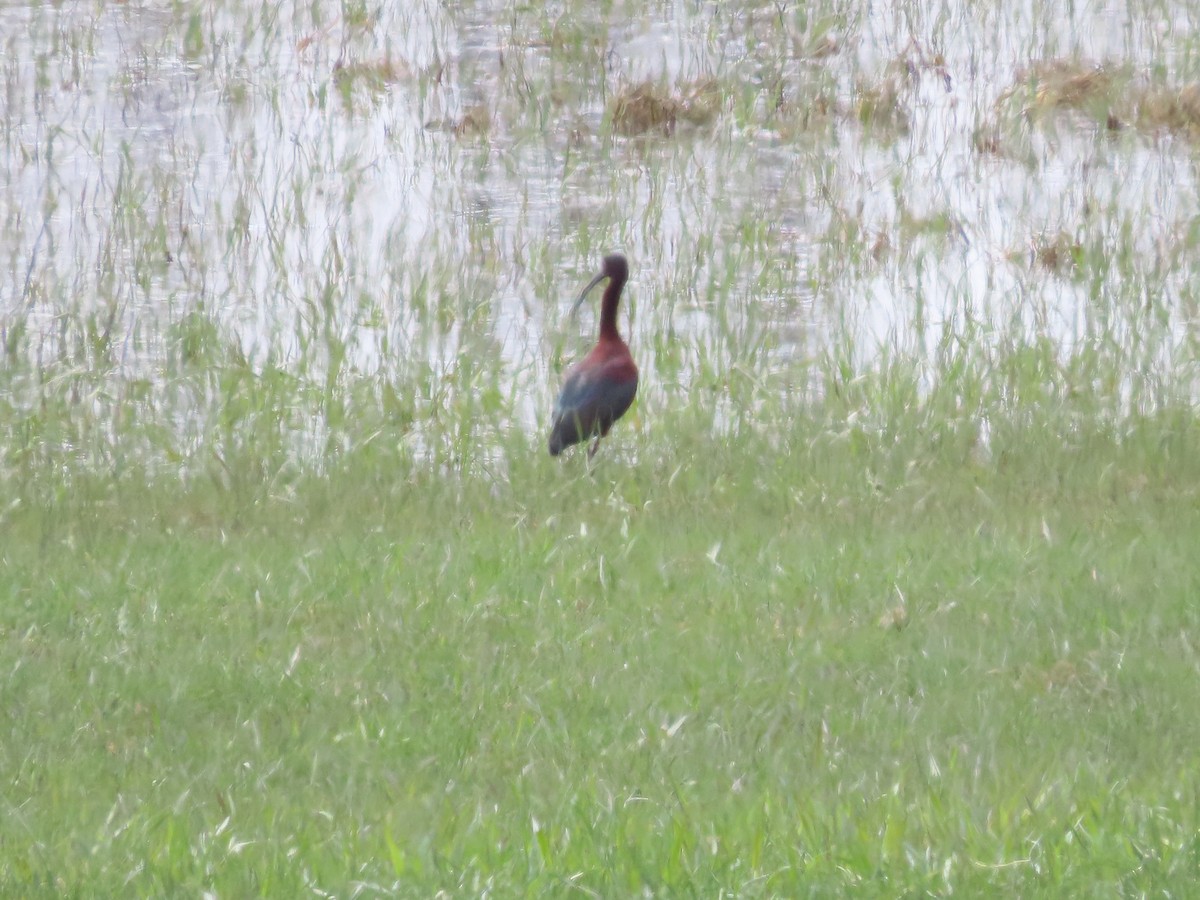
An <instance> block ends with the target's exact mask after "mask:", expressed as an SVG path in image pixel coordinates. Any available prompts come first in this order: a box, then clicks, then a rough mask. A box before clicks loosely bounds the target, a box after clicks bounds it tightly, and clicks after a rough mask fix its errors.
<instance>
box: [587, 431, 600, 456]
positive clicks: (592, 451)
mask: <svg viewBox="0 0 1200 900" xmlns="http://www.w3.org/2000/svg"><path fill="white" fill-rule="evenodd" d="M599 449H600V435H596V439H595V440H594V441H592V446H591V447H589V448H588V462H591V459H592V457H593V456H595V455H596V451H597V450H599Z"/></svg>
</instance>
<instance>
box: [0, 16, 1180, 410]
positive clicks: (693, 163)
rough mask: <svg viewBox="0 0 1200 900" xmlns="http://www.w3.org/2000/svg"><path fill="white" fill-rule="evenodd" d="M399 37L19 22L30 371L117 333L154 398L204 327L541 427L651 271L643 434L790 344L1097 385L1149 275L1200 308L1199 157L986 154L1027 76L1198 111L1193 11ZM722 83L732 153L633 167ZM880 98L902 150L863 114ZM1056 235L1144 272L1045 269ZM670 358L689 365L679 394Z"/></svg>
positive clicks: (11, 106)
mask: <svg viewBox="0 0 1200 900" xmlns="http://www.w3.org/2000/svg"><path fill="white" fill-rule="evenodd" d="M402 6H403V8H402V9H401V10H399V11H390V12H380V13H378V14H368V13H363V14H362V17H361V18H360V19H359V20H346V19H342V18H337V17H335V11H334V10H333V9H330V10H327V11H325V12H326V14H328V15H329V16H331V17H332V18H329V19H326V20H318V19H317V18H316V16H317V15H318V12H317V11H316V8H315V7H313V8H306V9H290V10H287V9H275V8H260V7H258V6H247V7H243V6H241V5H239V4H236V3H233V4H227V5H223V6H219V7H216V8H213V9H200V10H195V11H187V10H184V9H181V8H176V7H171V8H169V9H168V8H165V7H160V6H156V5H154V4H136V3H127V4H107V5H101V6H99V7H85V8H80V7H78V6H75V5H61V6H51V5H38V6H9V7H6V8H4V9H3V10H0V29H2V31H3V33H4V34H5V35H7V37H6V38H5V54H4V58H5V62H4V64H3V65H4V76H5V106H4V115H3V117H2V120H3V126H2V127H3V135H2V139H3V141H4V144H5V149H6V157H7V165H6V167H5V170H4V174H3V182H2V188H0V213H2V215H3V220H4V222H5V229H4V232H3V236H2V237H0V248H2V253H3V257H4V259H5V260H6V263H7V264H6V275H5V281H6V284H5V287H4V301H3V303H4V313H5V315H6V317H10V318H11V317H14V316H20V317H23V318H24V319H25V321H26V322H27V327H28V329H29V333H31V334H33V335H36V339H35V340H34V341H33V343H32V345H31V350H32V352H33V353H34V354H35V355H36V356H37V357H38V358H39V359H53V358H55V357H56V356H57V355H59V354H61V353H63V352H66V349H67V345H68V344H69V342H70V340H71V335H70V332H71V327H70V326H69V325H64V321H66V320H67V319H69V318H70V317H71V316H74V315H78V314H80V313H86V312H88V311H90V310H100V311H101V312H102V313H103V317H102V318H103V319H104V321H106V322H109V323H110V326H111V327H112V328H114V329H115V330H116V331H118V332H119V333H120V334H121V335H122V338H121V340H120V341H119V343H120V345H121V350H120V353H119V354H118V355H119V358H120V369H121V371H122V372H123V373H124V375H125V376H126V377H145V378H149V379H151V380H154V379H157V378H161V377H162V373H163V366H164V364H165V362H164V361H165V360H166V358H167V355H168V347H167V344H168V342H169V341H168V336H169V332H170V328H171V327H172V326H173V325H174V324H176V323H178V322H179V321H180V320H181V318H182V317H184V316H185V315H187V314H189V313H191V312H194V311H197V310H200V311H202V312H203V313H204V314H206V315H209V316H212V317H213V318H215V320H216V321H217V322H218V323H219V324H220V326H221V328H222V329H224V331H225V333H227V334H229V335H231V336H233V339H234V340H235V341H236V342H237V344H238V345H239V347H240V350H241V352H242V353H244V354H245V355H246V356H247V357H248V358H249V359H250V360H252V361H257V362H258V363H259V364H261V363H263V362H264V361H266V360H272V361H275V362H278V363H282V364H288V363H301V364H302V366H303V368H304V370H305V371H306V373H307V374H309V375H314V376H316V375H317V374H318V373H319V371H320V370H321V369H322V368H323V367H325V366H328V365H329V363H330V359H329V353H330V350H329V347H330V346H335V345H336V346H338V347H341V348H343V350H344V352H345V355H346V362H345V364H346V365H348V366H350V367H352V368H353V369H355V370H357V371H361V372H365V373H376V374H378V375H380V376H382V377H384V378H388V377H392V376H396V377H398V375H397V373H403V374H405V375H406V376H407V375H409V374H411V371H413V366H415V365H417V364H418V363H419V364H421V365H424V366H426V367H427V368H428V370H429V372H430V373H431V375H430V377H431V378H434V379H436V378H437V377H439V376H442V375H444V374H445V373H447V372H450V371H451V370H453V369H454V367H455V366H456V365H458V363H459V358H460V356H461V354H463V353H471V354H481V353H487V354H492V355H494V356H495V357H496V359H497V360H498V363H497V365H498V366H499V370H500V372H501V373H502V374H503V377H504V378H506V379H508V382H509V383H508V384H507V385H506V386H505V387H504V388H503V389H502V390H501V392H502V393H503V394H505V395H506V396H508V397H510V398H512V408H513V411H514V415H516V416H517V417H518V418H519V419H520V420H522V421H523V422H525V423H526V424H532V423H533V422H535V421H539V420H540V419H542V418H544V409H543V407H544V406H545V405H546V403H547V402H548V399H549V394H548V392H549V390H550V386H551V385H552V384H553V382H554V381H555V379H554V378H552V377H551V376H550V373H549V372H548V371H547V370H548V367H549V366H551V365H558V364H559V363H560V362H561V360H562V358H563V357H564V356H569V355H570V354H571V353H572V352H574V351H575V350H576V349H578V348H582V347H584V346H585V340H586V339H585V337H584V336H583V335H582V331H583V329H584V328H590V323H584V324H583V325H574V324H571V323H568V322H565V321H564V320H563V313H564V311H565V307H566V301H567V299H568V298H569V297H570V296H571V295H572V292H573V291H574V290H575V289H576V288H577V286H578V284H579V283H580V282H581V278H582V277H583V276H584V275H585V274H586V273H587V272H589V271H590V270H591V269H593V268H594V266H595V264H596V261H597V259H598V258H599V255H600V253H602V252H603V251H605V250H607V249H610V248H621V249H623V250H624V251H625V252H626V253H627V254H628V255H629V256H630V258H631V260H632V261H633V264H634V277H633V280H632V282H631V284H630V311H631V316H632V333H631V344H632V345H633V346H635V347H639V346H640V347H641V348H643V350H642V352H641V353H639V361H640V362H641V363H642V366H643V373H644V383H645V385H646V388H647V389H646V391H645V392H644V393H645V394H648V395H649V402H651V403H653V402H655V393H656V392H659V393H661V392H667V391H675V390H686V387H687V385H688V383H689V379H690V378H692V377H694V376H695V374H696V372H697V371H698V370H699V369H701V368H702V367H703V366H704V365H711V364H712V360H714V359H716V360H724V361H725V363H728V364H733V363H734V362H737V361H738V359H739V357H741V356H745V355H746V354H751V355H752V351H753V348H755V347H758V346H761V345H762V343H763V341H764V335H766V336H769V338H770V340H769V341H768V342H767V343H768V344H769V347H770V354H769V363H768V364H769V365H770V366H772V367H774V368H775V369H776V370H777V371H785V370H786V369H787V367H788V366H789V365H791V364H793V363H794V362H796V361H797V360H801V361H802V360H804V359H808V358H811V357H813V356H815V355H817V354H819V353H820V352H821V351H822V348H823V347H827V346H828V345H829V342H830V341H832V340H834V339H835V338H837V337H838V336H839V335H841V334H843V333H848V334H849V336H850V337H851V338H852V339H853V343H854V345H855V346H856V347H857V348H858V351H859V352H860V353H862V354H864V355H869V354H870V353H871V352H873V348H876V347H878V345H880V344H887V345H893V346H895V345H899V346H903V347H909V348H920V347H922V346H926V345H932V344H933V343H935V342H936V339H937V337H938V335H940V334H942V333H944V330H945V328H946V326H947V324H948V323H949V324H950V325H951V326H953V323H955V322H956V321H960V320H963V319H970V320H972V321H977V322H1001V323H1010V322H1012V321H1014V320H1016V321H1020V322H1022V323H1023V325H1024V327H1026V328H1027V329H1029V330H1030V331H1031V332H1039V333H1040V332H1045V333H1046V334H1047V335H1048V336H1049V337H1051V338H1052V339H1053V340H1055V341H1056V342H1058V343H1059V344H1060V345H1061V347H1062V348H1063V352H1070V351H1071V348H1072V347H1074V346H1075V345H1077V344H1078V342H1080V341H1081V340H1084V339H1086V338H1087V336H1088V335H1089V334H1090V333H1092V332H1093V331H1094V330H1095V328H1096V325H1095V322H1094V317H1095V316H1096V315H1097V314H1098V312H1097V310H1098V309H1101V308H1107V307H1106V303H1105V301H1106V298H1110V297H1113V296H1119V295H1122V294H1125V293H1128V290H1129V285H1127V284H1123V283H1121V279H1122V278H1128V277H1130V273H1136V274H1137V277H1139V278H1143V279H1144V280H1145V283H1144V285H1140V286H1139V289H1142V290H1144V291H1145V292H1147V293H1153V294H1155V295H1160V294H1164V293H1165V294H1168V295H1170V294H1173V293H1177V292H1180V291H1183V290H1184V289H1185V286H1186V284H1187V282H1188V280H1189V278H1190V277H1191V268H1190V266H1191V264H1190V262H1188V261H1186V260H1184V259H1182V258H1181V257H1180V254H1179V252H1178V247H1179V246H1180V245H1181V242H1183V241H1184V239H1185V238H1186V236H1187V234H1188V232H1189V229H1190V227H1191V226H1190V225H1189V223H1190V222H1191V221H1192V220H1193V219H1194V217H1195V216H1196V212H1197V209H1196V206H1197V204H1196V179H1195V172H1194V165H1193V163H1192V161H1191V160H1192V156H1191V149H1190V147H1187V146H1185V145H1183V144H1182V143H1181V142H1179V141H1176V140H1172V139H1170V138H1169V137H1163V136H1155V135H1146V134H1139V133H1136V132H1133V131H1126V132H1123V133H1114V134H1112V135H1104V134H1100V133H1098V129H1097V128H1096V127H1095V125H1094V123H1088V122H1085V121H1081V122H1072V121H1070V117H1069V116H1067V117H1065V120H1064V121H1062V122H1060V123H1058V124H1054V125H1050V126H1048V127H1045V128H1035V127H1030V128H1028V129H1027V130H1026V131H1025V137H1024V139H1025V141H1026V145H1025V146H1024V154H1023V155H1022V154H1018V155H1017V156H1016V157H1015V158H1014V157H1013V156H1011V155H1010V156H1004V155H995V154H989V153H985V152H981V151H980V148H979V146H978V143H977V131H978V129H979V128H980V125H981V123H983V122H985V121H986V120H987V119H988V118H989V117H990V116H991V115H993V110H994V108H995V106H996V103H997V101H998V99H999V98H1000V97H1001V95H1002V93H1003V91H1004V90H1005V89H1006V88H1008V87H1009V86H1010V85H1011V84H1012V83H1013V80H1014V78H1015V77H1016V73H1017V72H1018V70H1019V69H1020V68H1021V67H1022V66H1024V65H1026V64H1028V62H1029V61H1030V60H1033V59H1039V58H1053V57H1057V56H1067V55H1070V56H1077V57H1081V58H1087V59H1095V60H1102V61H1103V60H1115V61H1118V62H1119V63H1120V64H1122V65H1125V66H1128V67H1131V68H1132V69H1133V70H1134V71H1144V70H1154V71H1162V70H1163V69H1165V70H1166V71H1167V72H1168V74H1169V75H1170V76H1171V77H1175V78H1176V79H1177V80H1178V79H1180V78H1183V77H1184V75H1183V74H1182V72H1186V70H1187V66H1188V65H1190V56H1189V55H1188V54H1189V51H1188V49H1187V48H1189V47H1190V46H1191V43H1190V40H1191V39H1190V37H1189V36H1190V35H1191V34H1193V33H1194V27H1195V24H1196V23H1195V22H1194V19H1195V17H1196V13H1195V12H1194V11H1193V10H1191V8H1190V7H1189V6H1188V5H1186V4H1166V5H1158V6H1154V7H1147V8H1145V9H1142V10H1138V9H1131V8H1130V7H1129V6H1128V5H1127V4H1117V3H1109V4H1104V5H1099V6H1097V5H1086V4H1085V5H1081V6H1078V7H1076V8H1074V9H1071V10H1062V9H1060V8H1059V7H1058V6H1055V5H1052V4H1044V3H1038V2H1036V0H1028V2H1026V3H1024V4H1018V5H1016V6H1013V5H1010V4H999V5H997V4H964V3H948V4H940V5H936V6H934V7H919V6H914V5H912V4H907V3H893V4H883V5H875V6H872V7H871V8H870V9H869V11H864V10H861V9H860V8H859V7H858V6H857V5H853V7H850V6H845V5H839V4H836V3H832V4H829V5H828V6H825V7H820V8H811V9H810V8H807V7H806V9H805V10H801V9H799V8H798V7H796V6H795V5H792V4H779V3H754V2H747V3H741V4H718V3H696V2H683V3H678V2H646V3H632V2H630V3H616V4H612V5H611V7H610V8H609V10H608V11H605V10H603V9H594V8H592V6H591V5H587V4H573V3H561V4H553V5H551V6H549V7H541V6H538V7H528V6H526V5H521V4H512V3H507V2H478V3H468V4H458V5H456V7H455V8H454V9H450V8H448V7H447V6H446V5H445V4H441V3H435V2H422V3H416V4H403V5H402ZM897 61H901V62H899V63H898V62H897ZM889 67H891V68H889ZM1177 68H1178V69H1180V70H1182V71H1181V73H1176V69H1177ZM889 72H890V73H891V75H889V74H888V73H889ZM708 78H717V79H719V80H720V83H721V85H722V90H723V92H724V94H723V96H724V100H725V105H724V107H723V114H722V116H721V117H720V118H719V119H718V121H717V122H716V123H715V124H714V125H712V126H711V127H707V128H698V129H679V130H678V131H677V132H676V133H675V134H674V135H672V136H670V137H663V136H660V135H647V136H645V137H633V138H622V137H614V136H611V135H610V134H609V133H608V126H607V124H606V120H605V116H604V112H605V109H606V106H607V104H608V103H609V102H610V100H611V98H612V96H613V95H614V93H615V92H616V91H618V90H620V89H621V88H623V87H627V86H630V85H633V84H636V83H639V82H641V81H644V80H648V81H652V82H656V83H657V82H662V83H666V84H668V85H676V84H681V83H690V82H694V81H697V80H701V79H708ZM884 78H891V79H892V81H890V82H886V83H885V82H881V81H880V79H884ZM880 84H885V87H886V88H887V90H893V91H895V92H898V93H897V96H896V99H897V101H898V104H899V107H901V108H902V114H901V116H900V117H897V118H893V119H887V120H884V119H878V120H874V121H873V120H871V118H870V116H866V115H865V114H864V113H863V112H862V110H863V109H864V107H863V106H862V105H861V103H862V98H863V97H864V96H875V95H871V94H869V92H870V91H873V90H876V89H877V88H878V85H880ZM887 85H890V87H888V86H887ZM856 104H858V105H856ZM474 109H478V110H482V111H484V113H485V114H486V117H487V118H486V121H483V122H479V121H476V122H471V121H469V120H468V117H469V116H470V115H471V111H472V110H474ZM789 111H790V112H789ZM1059 233H1064V234H1066V235H1068V236H1069V237H1071V238H1072V239H1073V240H1077V241H1078V242H1079V243H1080V245H1081V246H1086V247H1088V248H1091V249H1092V250H1094V251H1096V252H1098V253H1101V254H1114V255H1116V254H1133V255H1135V256H1136V257H1137V258H1138V259H1139V260H1142V261H1144V265H1143V266H1139V267H1134V268H1124V269H1122V268H1120V267H1117V266H1114V267H1112V268H1109V269H1107V270H1106V271H1105V272H1104V273H1103V276H1104V277H1103V279H1099V280H1098V279H1096V278H1092V279H1088V278H1073V277H1070V276H1069V275H1066V276H1064V275H1062V274H1059V273H1054V272H1047V271H1044V270H1042V269H1040V268H1039V267H1038V266H1037V265H1036V264H1031V263H1030V258H1029V254H1031V253H1035V251H1034V250H1033V249H1032V247H1033V244H1034V242H1036V241H1037V240H1039V239H1040V236H1042V235H1056V234H1059ZM1128 312H1129V311H1128V310H1122V309H1119V308H1112V309H1108V311H1107V312H1106V313H1105V315H1107V316H1108V317H1109V319H1108V320H1107V322H1108V324H1107V325H1106V327H1109V328H1110V329H1114V328H1115V329H1116V331H1119V330H1120V326H1119V325H1116V326H1114V325H1113V323H1112V320H1113V319H1114V318H1115V319H1120V317H1121V316H1124V315H1127V314H1128ZM1130 327H1132V326H1130ZM1174 327H1175V328H1176V329H1182V328H1183V327H1184V323H1183V322H1181V321H1175V322H1174ZM665 334H669V335H671V336H672V340H673V341H676V342H682V343H683V344H684V345H685V348H686V349H685V350H684V351H683V353H682V357H681V359H680V360H673V361H670V362H667V361H665V360H664V361H663V369H662V371H661V372H660V371H659V370H658V367H659V363H660V360H659V359H658V358H657V356H656V354H655V353H653V352H647V351H649V350H651V348H656V347H660V346H662V345H663V341H662V336H663V335H665ZM319 335H324V336H325V337H324V338H323V339H322V342H323V346H322V348H320V349H318V348H317V347H315V346H314V340H315V336H319ZM330 341H332V343H330ZM318 343H321V342H318ZM755 358H757V357H755Z"/></svg>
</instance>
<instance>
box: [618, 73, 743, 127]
mask: <svg viewBox="0 0 1200 900" xmlns="http://www.w3.org/2000/svg"><path fill="white" fill-rule="evenodd" d="M721 102H722V99H721V92H720V89H719V88H718V86H717V83H716V82H715V81H713V80H711V79H706V80H704V81H697V82H693V83H691V84H687V85H683V86H681V88H680V90H679V91H678V92H676V93H669V92H668V91H667V90H666V89H665V88H662V87H660V86H657V85H654V84H651V83H650V82H648V81H644V82H642V83H641V84H639V85H637V86H636V87H634V88H632V89H630V90H627V91H624V92H623V93H621V94H619V95H618V96H617V97H616V99H615V100H614V101H613V103H612V106H611V109H612V121H613V128H614V129H615V130H616V131H617V132H618V133H619V134H625V135H635V134H644V133H646V132H647V131H656V130H661V131H662V132H663V133H664V134H672V133H674V131H675V126H676V125H677V124H678V123H679V122H680V121H681V120H682V121H684V122H687V123H689V124H691V125H696V126H701V125H707V124H709V123H710V122H711V121H712V120H713V119H715V118H716V116H717V113H719V112H720V110H721Z"/></svg>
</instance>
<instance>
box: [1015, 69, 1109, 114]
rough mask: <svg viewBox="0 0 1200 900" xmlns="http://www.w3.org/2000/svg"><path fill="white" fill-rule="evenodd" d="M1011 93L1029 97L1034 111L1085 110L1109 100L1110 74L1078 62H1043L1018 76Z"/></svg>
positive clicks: (1024, 70) (1107, 71)
mask: <svg viewBox="0 0 1200 900" xmlns="http://www.w3.org/2000/svg"><path fill="white" fill-rule="evenodd" d="M1014 89H1015V90H1018V91H1019V90H1024V91H1027V92H1029V93H1031V94H1032V105H1033V107H1034V108H1036V109H1051V108H1062V107H1065V108H1069V109H1085V108H1087V107H1088V106H1090V105H1091V104H1093V103H1096V102H1102V103H1107V102H1108V101H1109V100H1110V99H1111V94H1112V90H1113V74H1112V72H1111V71H1110V70H1109V69H1106V68H1105V67H1104V66H1101V65H1095V64H1092V63H1085V62H1081V61H1079V60H1073V59H1049V60H1042V61H1040V62H1036V63H1034V64H1033V65H1031V66H1029V67H1028V68H1026V69H1022V70H1021V71H1019V72H1018V73H1017V79H1016V82H1015V83H1014V84H1013V88H1010V90H1014Z"/></svg>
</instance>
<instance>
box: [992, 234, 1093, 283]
mask: <svg viewBox="0 0 1200 900" xmlns="http://www.w3.org/2000/svg"><path fill="white" fill-rule="evenodd" d="M1026 257H1028V259H1029V262H1030V264H1031V265H1037V266H1040V267H1041V268H1043V269H1046V270H1047V271H1049V272H1054V273H1056V274H1069V273H1071V272H1075V271H1078V269H1079V267H1080V265H1081V263H1082V262H1083V245H1082V244H1080V243H1079V241H1078V240H1076V239H1075V238H1074V237H1073V236H1071V235H1070V234H1067V232H1065V231H1059V232H1056V233H1054V234H1041V235H1037V236H1035V237H1034V238H1033V240H1031V241H1030V243H1029V247H1028V249H1022V250H1013V251H1012V252H1011V253H1009V255H1008V258H1009V259H1010V260H1013V261H1014V262H1015V261H1017V260H1020V259H1024V258H1026Z"/></svg>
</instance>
